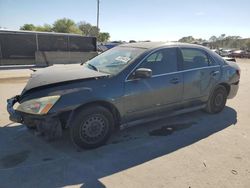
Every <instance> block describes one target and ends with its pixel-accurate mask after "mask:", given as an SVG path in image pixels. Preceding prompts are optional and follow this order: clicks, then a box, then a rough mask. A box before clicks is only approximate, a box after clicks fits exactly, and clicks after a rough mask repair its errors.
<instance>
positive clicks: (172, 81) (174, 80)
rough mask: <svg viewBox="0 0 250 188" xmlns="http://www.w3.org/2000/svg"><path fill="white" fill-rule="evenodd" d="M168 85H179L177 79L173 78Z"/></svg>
mask: <svg viewBox="0 0 250 188" xmlns="http://www.w3.org/2000/svg"><path fill="white" fill-rule="evenodd" d="M170 83H172V84H178V83H179V79H178V78H173V79H171V80H170Z"/></svg>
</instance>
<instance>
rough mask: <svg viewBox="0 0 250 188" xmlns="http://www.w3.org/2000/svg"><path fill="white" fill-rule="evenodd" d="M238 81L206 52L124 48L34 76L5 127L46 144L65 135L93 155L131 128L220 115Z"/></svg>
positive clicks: (177, 46) (180, 47)
mask: <svg viewBox="0 0 250 188" xmlns="http://www.w3.org/2000/svg"><path fill="white" fill-rule="evenodd" d="M239 80H240V68H239V67H238V65H237V64H235V63H234V62H227V61H225V60H224V59H222V58H221V57H220V56H219V55H218V54H216V53H214V52H212V51H210V50H209V49H207V48H205V47H202V46H198V45H193V44H192V45H191V44H181V43H163V42H145V43H130V44H123V45H120V46H117V47H114V48H112V49H110V50H108V51H106V52H104V53H102V54H100V55H98V56H97V57H95V58H93V59H91V60H89V61H87V62H86V63H82V64H75V65H56V66H51V67H47V68H44V69H41V70H37V71H35V72H34V73H32V75H31V78H30V79H29V81H28V83H27V85H26V86H25V88H24V89H23V91H22V93H21V94H20V95H17V96H15V97H13V98H10V99H8V101H7V110H8V112H9V114H10V120H12V121H14V122H18V123H22V124H24V125H26V126H27V127H28V128H30V129H32V128H35V129H37V131H38V132H40V133H41V134H43V135H45V136H46V137H47V138H49V139H52V138H56V137H59V136H61V135H62V131H63V130H64V129H69V131H70V137H71V139H72V141H73V143H74V144H75V145H77V146H79V147H81V148H96V147H99V146H101V145H103V144H105V143H106V141H107V140H108V139H109V138H110V136H111V134H112V132H113V131H114V130H116V129H121V128H123V127H126V126H129V125H132V124H133V123H135V122H142V121H144V120H145V121H146V120H150V119H151V120H152V119H159V118H162V117H167V116H169V115H177V114H180V113H185V112H190V111H194V110H198V109H204V110H205V111H206V112H208V113H219V112H221V111H222V110H223V109H224V107H225V104H226V101H227V99H230V98H233V97H235V96H236V94H237V91H238V87H239ZM16 103H18V105H15V104H16Z"/></svg>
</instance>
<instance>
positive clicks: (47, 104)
mask: <svg viewBox="0 0 250 188" xmlns="http://www.w3.org/2000/svg"><path fill="white" fill-rule="evenodd" d="M59 98H60V96H59V95H56V96H48V97H42V98H38V99H32V100H29V101H25V102H23V103H21V104H20V105H19V106H18V107H17V109H16V110H17V111H20V112H25V113H29V114H37V115H44V114H47V113H48V112H49V110H50V109H51V108H52V107H53V106H54V104H55V103H56V102H57V101H58V99H59Z"/></svg>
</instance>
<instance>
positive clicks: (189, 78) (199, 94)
mask: <svg viewBox="0 0 250 188" xmlns="http://www.w3.org/2000/svg"><path fill="white" fill-rule="evenodd" d="M181 53H182V58H183V80H184V81H183V84H184V85H183V90H184V94H183V100H184V102H185V101H191V102H204V100H206V98H207V96H208V95H209V92H210V90H211V88H212V87H213V86H214V85H215V84H216V83H217V82H218V80H219V78H220V74H221V71H220V66H219V65H218V64H216V63H215V61H213V60H212V59H211V58H210V57H209V55H208V54H207V52H205V51H203V50H201V49H196V48H181Z"/></svg>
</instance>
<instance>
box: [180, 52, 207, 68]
mask: <svg viewBox="0 0 250 188" xmlns="http://www.w3.org/2000/svg"><path fill="white" fill-rule="evenodd" d="M181 52H182V56H183V68H184V70H188V69H194V68H200V67H206V66H208V65H209V58H208V57H207V55H206V54H205V52H203V51H201V50H198V49H189V48H184V49H181Z"/></svg>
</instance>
